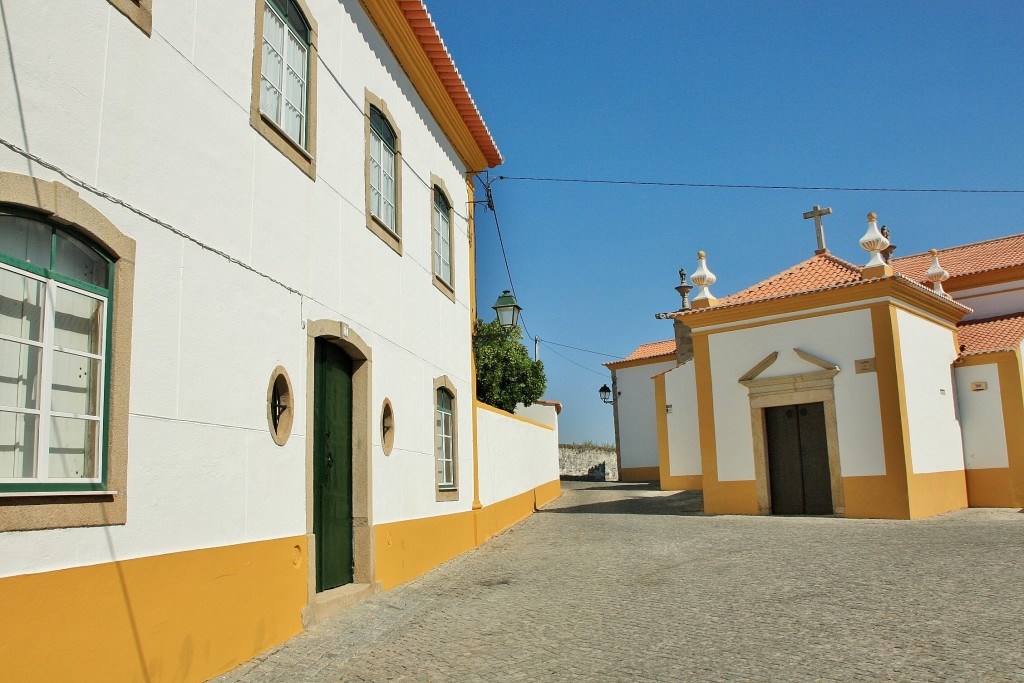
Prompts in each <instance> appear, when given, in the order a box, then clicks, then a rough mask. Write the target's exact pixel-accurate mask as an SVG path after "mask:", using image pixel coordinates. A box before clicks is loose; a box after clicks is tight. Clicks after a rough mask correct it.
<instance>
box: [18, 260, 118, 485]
mask: <svg viewBox="0 0 1024 683" xmlns="http://www.w3.org/2000/svg"><path fill="white" fill-rule="evenodd" d="M0 268H2V269H4V270H7V271H10V272H12V273H15V274H17V275H20V276H23V277H27V278H30V279H33V280H36V281H37V282H42V283H44V284H45V293H44V296H43V311H42V315H43V334H42V339H41V340H40V341H38V342H37V341H33V340H30V339H23V338H21V337H14V336H12V335H6V334H0V339H2V340H4V341H10V342H14V343H18V344H25V345H28V346H34V347H36V348H40V349H42V351H41V356H42V357H41V359H40V365H41V368H42V370H41V372H40V376H39V383H40V391H39V407H38V408H35V409H33V408H20V407H15V406H0V410H2V411H3V412H10V413H18V414H24V415H35V416H36V430H37V432H36V452H35V454H34V458H35V466H34V468H33V471H34V473H35V476H34V477H16V478H12V477H0V484H47V485H55V486H57V485H62V484H96V483H101V482H102V481H103V471H104V466H105V463H104V452H103V432H104V421H103V416H104V411H105V409H106V406H105V405H104V400H105V396H104V394H105V393H106V392H105V391H104V387H105V386H106V385H105V383H106V372H107V363H106V348H107V338H106V337H107V315H108V306H109V301H108V299H107V298H106V297H104V296H100V295H97V294H93V293H92V292H88V291H85V290H83V289H79V288H77V287H73V286H71V285H68V284H65V283H63V282H57V281H56V280H54V279H53V278H45V277H42V276H40V275H36V274H35V273H30V272H28V271H25V270H22V269H20V268H16V267H14V266H11V265H8V264H6V263H2V262H0ZM58 289H64V290H67V291H70V292H74V293H75V294H80V295H82V296H85V297H88V298H91V299H95V300H97V301H99V302H100V321H99V322H100V325H99V334H100V338H99V344H98V345H97V348H98V349H99V351H100V353H98V354H95V353H87V352H85V351H79V350H77V349H69V348H67V347H63V346H57V345H56V344H55V343H54V341H55V335H56V332H55V319H54V312H55V311H56V300H57V290H58ZM55 351H59V352H62V353H67V354H69V355H74V356H80V357H83V358H90V359H93V360H96V361H98V363H97V366H98V368H99V371H98V372H99V377H98V378H97V384H96V387H97V398H96V415H80V414H76V413H66V412H59V411H54V410H53V409H52V383H53V362H54V361H53V354H54V352H55ZM54 417H58V418H61V417H63V418H72V419H79V420H88V421H91V422H96V423H97V427H96V430H95V434H94V437H93V438H94V441H95V442H94V444H93V449H94V453H95V462H94V463H93V473H94V476H92V477H80V478H53V479H51V478H50V477H49V476H48V475H49V467H50V458H49V455H50V419H51V418H54Z"/></svg>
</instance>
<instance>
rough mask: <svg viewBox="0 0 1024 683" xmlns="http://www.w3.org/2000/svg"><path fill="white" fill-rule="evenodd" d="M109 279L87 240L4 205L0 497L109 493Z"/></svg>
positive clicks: (0, 237)
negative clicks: (19, 291) (25, 494)
mask: <svg viewBox="0 0 1024 683" xmlns="http://www.w3.org/2000/svg"><path fill="white" fill-rule="evenodd" d="M22 235H23V236H24V239H23V240H22V239H21V236H22ZM47 240H49V244H47ZM20 247H23V248H20ZM114 275H115V268H114V260H113V259H112V258H111V257H110V256H109V255H108V254H106V253H105V252H104V251H103V250H101V249H99V248H98V247H96V246H95V245H94V244H93V243H92V242H91V241H90V240H89V239H87V238H85V237H83V236H81V235H79V234H78V233H76V232H74V231H73V230H70V229H68V228H66V227H65V226H63V225H60V224H57V223H54V222H53V221H49V220H47V219H46V218H45V217H43V216H41V215H39V214H37V213H35V212H31V211H25V210H22V209H18V208H12V207H7V206H2V205H0V347H6V349H0V492H18V493H20V492H26V493H29V492H35V491H39V492H40V493H46V492H61V491H105V490H106V489H107V484H108V459H107V444H108V436H109V434H108V430H109V410H110V402H109V394H110V358H111V347H112V322H113V318H114V316H113V310H112V305H113V301H114ZM19 288H20V289H21V292H22V295H21V301H18V299H17V298H16V297H17V294H16V293H17V291H18V290H19ZM19 307H20V308H19ZM29 448H31V450H29Z"/></svg>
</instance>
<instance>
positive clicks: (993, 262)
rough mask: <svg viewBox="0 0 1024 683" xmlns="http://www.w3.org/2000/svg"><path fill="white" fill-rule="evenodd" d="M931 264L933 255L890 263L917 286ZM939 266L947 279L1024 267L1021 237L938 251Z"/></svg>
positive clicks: (1012, 236)
mask: <svg viewBox="0 0 1024 683" xmlns="http://www.w3.org/2000/svg"><path fill="white" fill-rule="evenodd" d="M931 264H932V255H931V254H928V253H923V254H912V255H910V256H903V257H900V258H894V259H893V260H892V267H893V268H894V269H896V271H897V272H899V273H902V274H903V275H906V276H907V277H908V278H910V279H911V280H917V281H918V282H924V280H925V277H924V274H925V272H926V271H927V270H928V268H929V267H930V266H931ZM939 265H941V266H942V267H943V268H945V269H946V270H947V271H948V272H949V275H950V277H957V276H960V275H970V274H973V273H984V272H986V271H989V270H999V269H1000V268H1010V267H1013V266H1024V233H1021V234H1019V235H1010V236H1008V237H1000V238H998V239H994V240H986V241H985V242H975V243H973V244H964V245H961V246H959V247H949V248H947V249H940V250H939Z"/></svg>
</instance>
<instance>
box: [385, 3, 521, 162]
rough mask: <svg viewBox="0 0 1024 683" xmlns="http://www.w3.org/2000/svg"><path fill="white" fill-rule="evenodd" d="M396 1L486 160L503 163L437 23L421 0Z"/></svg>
mask: <svg viewBox="0 0 1024 683" xmlns="http://www.w3.org/2000/svg"><path fill="white" fill-rule="evenodd" d="M397 2H398V5H399V7H400V8H401V11H402V14H403V16H404V17H405V20H406V21H407V22H408V24H409V28H410V29H412V31H413V33H414V34H415V36H416V39H417V40H418V41H419V43H420V47H421V48H422V49H423V52H424V53H425V54H426V56H427V58H428V59H429V60H430V63H431V65H432V66H433V68H434V71H435V72H436V73H437V76H438V78H439V79H440V81H441V84H442V85H443V86H444V89H445V91H446V92H447V93H448V97H449V98H450V99H451V101H452V103H453V104H454V105H455V108H456V110H458V112H459V116H461V117H462V120H463V122H464V123H465V124H466V127H467V128H468V129H469V132H470V134H471V135H472V136H473V140H474V141H475V142H476V144H477V146H478V147H479V148H480V151H481V152H482V153H483V155H484V158H485V159H486V160H487V163H488V164H489V165H490V166H491V167H494V166H500V165H501V164H502V163H503V162H504V158H503V157H502V155H501V151H500V150H498V145H497V143H496V142H495V141H494V137H493V136H492V135H491V131H490V129H488V128H487V124H486V123H485V122H484V119H483V116H481V114H480V110H479V109H478V108H477V106H476V102H474V101H473V96H472V95H470V93H469V88H467V87H466V81H465V80H463V78H462V74H460V73H459V69H458V67H456V66H455V61H454V60H453V59H452V56H451V53H450V52H448V48H447V46H445V44H444V40H443V39H442V38H441V34H440V32H439V31H438V30H437V24H435V23H434V19H433V17H431V16H430V12H428V11H427V7H426V5H424V4H423V0H397Z"/></svg>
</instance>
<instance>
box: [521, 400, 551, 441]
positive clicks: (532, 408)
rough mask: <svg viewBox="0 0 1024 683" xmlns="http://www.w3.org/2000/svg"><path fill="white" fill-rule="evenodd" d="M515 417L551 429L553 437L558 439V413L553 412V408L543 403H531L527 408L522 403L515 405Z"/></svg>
mask: <svg viewBox="0 0 1024 683" xmlns="http://www.w3.org/2000/svg"><path fill="white" fill-rule="evenodd" d="M516 415H518V416H519V417H525V418H526V419H527V420H533V421H534V422H540V423H541V424H545V425H547V426H549V427H551V428H552V429H554V430H555V432H556V434H555V437H556V438H557V437H558V434H557V431H558V413H557V412H556V411H555V407H554V406H549V405H545V404H543V403H531V404H530V405H528V406H524V405H523V404H522V403H517V404H516Z"/></svg>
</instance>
